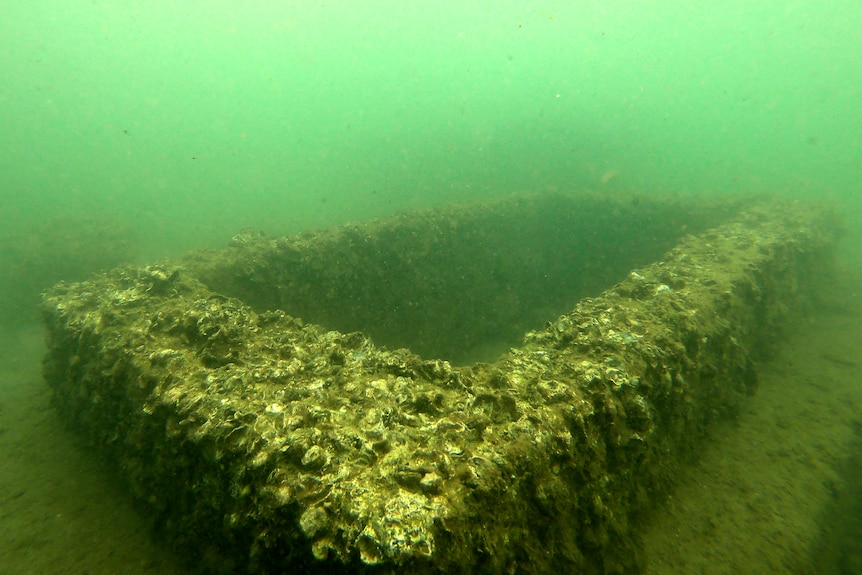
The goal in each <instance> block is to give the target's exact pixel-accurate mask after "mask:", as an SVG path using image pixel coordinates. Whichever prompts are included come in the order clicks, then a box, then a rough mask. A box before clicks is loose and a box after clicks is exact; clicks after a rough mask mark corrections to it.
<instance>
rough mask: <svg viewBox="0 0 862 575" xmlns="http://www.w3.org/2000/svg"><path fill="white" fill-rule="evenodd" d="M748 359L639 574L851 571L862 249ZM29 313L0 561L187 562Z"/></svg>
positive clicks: (10, 428)
mask: <svg viewBox="0 0 862 575" xmlns="http://www.w3.org/2000/svg"><path fill="white" fill-rule="evenodd" d="M859 257H860V256H859V255H858V254H856V257H855V258H854V259H852V260H851V259H850V258H848V257H844V258H843V259H842V260H841V262H840V263H839V266H838V268H839V271H838V274H837V275H836V277H835V278H831V279H827V278H824V282H823V286H822V290H821V293H820V294H819V300H820V301H819V302H818V304H817V305H816V306H815V307H814V308H813V309H812V310H810V311H809V312H808V313H807V315H806V316H804V317H799V318H797V319H796V320H795V321H793V322H792V324H791V325H789V326H788V329H787V330H786V333H783V334H781V343H780V345H779V346H778V347H777V349H775V351H774V354H773V355H772V356H771V357H770V358H768V359H766V360H764V361H762V362H761V363H760V364H759V368H758V370H759V376H760V387H759V388H758V391H757V394H756V395H754V396H752V397H751V398H750V401H749V402H748V403H747V405H746V408H745V409H744V410H743V412H742V413H741V414H740V415H739V416H738V418H736V419H734V420H733V421H725V422H722V423H719V424H716V425H715V426H714V427H713V428H712V429H711V430H710V438H709V440H708V441H706V442H705V443H704V448H703V451H702V454H701V455H700V457H699V459H698V461H697V462H696V463H694V464H693V465H691V466H690V467H688V468H686V469H685V470H684V471H683V472H682V474H681V476H680V481H679V485H678V487H677V488H676V489H675V490H674V491H673V493H672V494H671V495H670V496H668V497H667V499H666V500H665V501H663V502H661V503H660V504H659V505H658V508H657V509H656V510H655V511H654V512H653V513H652V514H651V516H650V517H649V519H648V523H647V525H646V526H645V530H644V542H645V550H646V556H647V565H648V567H647V573H648V574H649V575H671V574H681V573H685V574H691V573H697V574H703V575H720V574H725V573H726V574H731V573H732V574H762V573H771V574H788V575H790V574H793V575H809V574H810V575H819V574H823V575H826V574H829V575H832V574H836V575H837V574H842V575H845V574H862V543H860V542H862V261H859V259H858V258H859ZM43 351H44V347H43V342H42V330H41V327H40V326H33V327H31V328H28V329H23V330H18V331H15V332H14V333H3V334H2V337H0V461H2V465H0V575H5V574H15V575H27V574H31V573H32V574H39V575H43V574H45V573H52V574H56V575H61V574H76V575H78V574H88V575H101V574H104V575H120V574H128V575H136V574H155V573H158V574H160V575H161V574H163V575H174V574H177V575H179V574H183V573H188V572H189V570H188V569H184V568H183V567H182V566H181V563H180V561H179V560H178V558H177V557H176V556H174V555H173V553H172V552H171V551H170V550H169V547H168V545H167V544H166V543H165V542H164V541H160V540H159V538H158V534H155V533H153V532H152V531H151V529H150V527H149V524H148V522H147V521H146V519H145V518H144V517H143V515H142V514H141V513H139V510H138V509H136V508H135V506H134V504H133V502H132V501H131V499H130V497H129V496H128V495H127V494H126V493H125V492H124V491H123V488H122V486H121V484H120V482H119V479H118V477H117V475H116V473H115V472H114V470H113V469H112V468H111V467H110V465H109V464H108V463H107V462H104V461H102V460H101V459H100V458H99V456H98V455H97V454H95V453H94V452H93V451H92V450H90V449H89V448H88V447H87V446H86V444H85V442H84V441H83V440H82V439H81V438H79V437H77V436H75V435H74V434H72V433H70V432H68V431H67V430H66V429H65V428H64V427H63V426H62V424H61V423H60V420H59V418H58V417H57V415H56V413H55V412H54V411H53V409H52V408H51V405H50V393H49V390H48V388H47V386H46V385H45V383H44V382H43V380H42V377H41V373H40V361H41V357H42V354H43Z"/></svg>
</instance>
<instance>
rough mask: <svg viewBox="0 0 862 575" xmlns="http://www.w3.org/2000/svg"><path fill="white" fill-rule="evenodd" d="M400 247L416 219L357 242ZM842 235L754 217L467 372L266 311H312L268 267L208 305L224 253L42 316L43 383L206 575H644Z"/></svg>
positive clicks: (129, 273)
mask: <svg viewBox="0 0 862 575" xmlns="http://www.w3.org/2000/svg"><path fill="white" fill-rule="evenodd" d="M531 201H538V200H535V199H534V200H531ZM470 209H471V210H481V206H472V207H471V208H470ZM494 209H498V208H494ZM650 209H657V210H658V208H657V207H655V206H652V207H651V208H650ZM728 211H730V210H728ZM429 217H430V216H429ZM479 217H480V216H477V218H479ZM423 225H424V224H422V223H421V222H420V225H419V227H418V228H417V229H423V228H422V226H423ZM501 225H503V224H501ZM505 225H508V224H505ZM380 226H382V228H381V227H380ZM387 226H389V227H387ZM392 226H395V227H399V226H400V228H399V229H401V230H406V229H409V221H408V222H401V223H398V224H397V225H396V224H392V223H383V224H372V225H369V227H368V228H367V230H366V231H367V233H366V236H367V237H368V238H373V237H377V235H378V232H379V230H380V229H383V230H386V229H392ZM357 229H360V228H358V227H352V228H348V229H347V230H346V231H345V230H342V231H340V232H339V234H341V235H336V236H335V239H332V238H326V239H323V240H320V241H321V242H322V243H323V244H325V243H326V242H335V243H338V242H339V241H343V240H340V239H339V238H342V237H343V235H345V234H346V235H347V236H350V235H351V234H354V233H355V232H356V230H357ZM834 229H835V226H834V220H833V218H832V216H831V214H830V213H829V212H828V210H824V209H822V208H819V207H817V206H809V205H805V206H795V205H792V204H784V203H777V202H773V203H769V202H764V203H761V204H760V205H759V206H758V207H755V208H752V209H750V210H749V211H747V212H745V213H743V214H741V215H736V216H733V217H731V218H730V219H729V220H728V221H727V222H726V223H724V224H722V225H719V226H717V227H715V228H713V229H711V230H709V231H707V232H705V233H703V234H701V235H698V236H688V237H686V238H684V239H682V240H681V241H679V242H678V244H677V246H676V247H675V248H673V249H672V250H671V251H670V252H668V253H667V254H666V255H665V256H664V257H663V258H661V260H660V261H658V262H657V263H653V264H652V265H649V266H646V267H642V268H639V269H635V270H633V271H631V270H630V273H628V274H627V277H626V278H625V279H624V280H623V281H621V282H620V283H618V284H617V285H615V286H613V287H611V288H610V289H608V290H606V291H605V292H604V293H602V294H601V295H599V296H597V297H594V298H588V299H584V300H582V301H581V302H580V303H578V304H577V305H576V306H574V309H572V310H571V311H570V312H568V313H566V314H564V315H562V316H560V317H559V318H557V319H555V320H554V321H551V322H549V323H548V324H547V325H546V327H545V328H543V329H540V330H537V331H532V332H530V333H528V334H527V335H526V338H525V340H524V341H523V343H522V344H521V345H520V347H516V348H513V349H510V351H509V352H508V353H506V354H505V355H503V357H501V358H500V359H499V360H498V361H496V362H494V363H477V364H475V365H472V366H468V367H453V366H452V365H451V363H450V362H449V361H447V360H446V359H445V358H437V359H435V358H421V357H419V356H418V355H415V354H414V353H413V352H411V351H408V350H407V349H394V350H387V349H385V348H380V347H376V346H375V345H374V344H372V342H371V341H370V340H369V339H368V338H367V337H366V336H365V335H363V334H362V333H359V332H354V333H341V332H336V331H327V329H325V328H323V327H320V326H318V325H315V324H310V323H304V322H303V321H302V320H300V319H297V318H294V317H291V316H288V315H287V314H286V313H284V312H283V311H278V310H275V309H270V310H269V311H264V310H266V309H268V308H276V307H278V304H279V302H282V301H288V300H290V299H291V295H290V291H291V290H292V289H297V288H295V286H294V287H287V288H285V287H284V286H291V284H290V282H289V278H286V274H284V273H280V272H279V273H274V274H269V275H267V274H263V275H258V271H256V270H271V269H274V266H275V264H272V263H271V262H267V261H264V260H260V261H249V262H246V263H247V264H248V266H247V267H245V268H243V269H245V270H246V272H245V273H241V274H237V275H234V276H230V275H229V274H228V276H226V277H227V279H225V280H224V281H223V286H231V285H233V286H234V287H235V288H237V289H232V290H231V289H225V290H224V291H226V292H228V293H231V294H232V295H236V296H243V294H244V293H246V294H255V293H257V294H265V293H267V288H266V287H265V285H264V286H262V287H258V286H254V287H251V286H253V284H254V283H255V282H257V283H260V282H266V281H269V280H270V279H272V278H278V281H277V282H275V283H276V287H277V288H278V289H275V290H274V291H275V292H276V295H274V296H272V297H273V298H274V299H273V300H272V301H268V302H262V301H255V302H254V304H255V305H254V306H250V305H248V303H247V302H246V303H244V302H243V301H240V300H239V299H233V298H231V297H227V296H226V295H221V294H219V293H216V292H214V291H213V289H212V287H213V285H214V283H215V282H213V280H212V277H213V273H214V270H216V268H217V265H216V263H215V262H216V261H217V259H218V258H217V256H215V255H213V254H210V255H204V256H196V257H195V258H192V259H191V260H189V261H187V262H186V264H185V265H171V264H164V265H156V266H149V267H145V268H122V269H117V270H114V271H112V272H109V273H107V274H103V275H100V276H97V277H94V278H93V279H92V280H90V281H88V282H84V283H80V284H73V285H63V284H60V285H58V286H56V287H55V288H54V289H53V290H52V291H51V292H49V293H48V294H46V295H45V297H44V300H43V312H44V316H45V322H46V326H47V332H48V353H47V355H46V358H45V366H44V367H45V369H44V371H45V377H46V379H47V381H48V383H49V384H50V385H51V386H52V388H53V390H54V394H55V400H56V401H55V403H56V405H57V408H58V410H59V412H60V414H61V415H62V416H63V417H64V418H65V419H67V420H68V421H69V422H70V423H71V424H72V425H73V426H74V427H75V428H77V429H80V430H81V431H83V432H84V433H86V434H88V435H89V436H90V437H91V438H92V440H93V441H94V443H96V444H97V445H99V446H101V447H103V448H104V449H105V450H106V451H107V453H109V454H110V456H111V457H113V458H114V459H115V460H116V461H117V465H118V466H119V468H120V469H121V470H122V473H123V475H124V476H125V477H126V478H127V480H128V482H129V484H130V488H131V490H132V492H133V493H134V495H135V496H136V497H137V498H139V499H140V500H141V501H143V502H144V503H145V505H146V506H147V508H148V509H150V510H151V512H152V514H153V517H154V518H155V521H156V524H157V526H158V528H159V529H163V530H164V531H165V532H166V533H167V534H169V535H170V537H171V539H173V540H175V541H176V542H177V544H178V545H180V546H184V547H186V548H188V549H190V550H191V551H192V553H190V555H191V556H194V557H199V558H201V564H200V565H199V566H200V568H201V570H202V571H206V572H219V571H221V572H231V573H233V572H252V573H280V572H283V571H284V570H288V569H290V570H296V571H295V572H317V573H363V572H367V573H396V572H397V573H549V572H554V571H557V572H561V573H576V572H578V573H619V572H623V571H633V570H637V569H638V568H639V566H640V565H639V561H640V558H639V548H638V538H637V517H638V514H639V513H640V512H642V511H644V510H647V509H649V507H650V506H651V505H653V504H654V503H655V496H656V494H658V493H661V492H662V491H663V490H664V489H665V488H666V485H667V483H668V480H669V476H670V474H671V473H672V470H673V469H674V466H676V465H678V464H679V462H680V461H682V460H684V459H685V456H686V454H687V453H689V452H690V451H691V450H693V449H695V448H696V447H697V446H698V444H699V442H701V441H702V439H703V429H704V428H705V426H707V425H708V423H709V421H710V420H711V419H713V418H715V417H720V416H722V415H724V414H728V413H732V412H733V411H734V410H736V409H737V408H738V407H739V405H740V404H741V402H743V401H745V398H746V396H747V395H748V394H750V393H752V392H753V391H754V388H755V387H756V379H757V378H756V372H755V370H754V368H753V364H752V353H753V350H756V349H757V348H758V347H759V346H760V345H761V344H762V343H763V342H764V341H765V339H764V338H765V337H767V336H768V334H771V333H775V330H776V329H777V328H778V327H779V326H780V325H781V323H782V322H783V321H784V320H786V316H787V314H788V312H789V311H790V310H793V309H796V306H797V305H798V304H799V303H800V301H801V300H802V299H803V298H804V297H805V296H806V293H808V291H809V290H810V289H811V288H812V286H813V287H814V288H816V282H817V277H818V274H820V273H823V270H824V269H826V268H828V263H829V250H830V248H831V245H832V243H833V242H834V239H835V238H834ZM381 233H382V232H381ZM249 241H252V243H253V244H254V245H256V246H258V247H255V248H254V249H255V250H259V252H258V257H263V256H264V255H265V254H267V253H270V254H272V253H275V254H281V255H280V256H279V257H283V254H284V253H285V251H289V250H301V249H302V246H301V242H300V241H299V240H291V241H287V240H285V241H281V242H280V241H278V240H273V241H269V240H260V239H256V238H251V239H250V240H249ZM302 241H304V242H308V243H309V244H310V246H309V248H308V249H309V250H311V251H312V253H314V249H323V248H315V247H313V246H314V244H315V241H314V237H313V236H304V238H303V239H302ZM369 241H370V242H371V243H372V244H374V245H375V246H377V247H376V248H375V250H379V249H382V248H380V246H381V245H388V244H389V243H391V242H393V241H395V240H394V239H388V240H386V241H385V242H377V241H376V240H373V239H370V240H369ZM258 242H263V243H258ZM267 242H268V243H267ZM351 242H352V243H349V244H348V245H354V246H355V240H351ZM261 245H262V246H264V248H260V246H261ZM339 245H341V244H339ZM266 246H269V248H267V247H266ZM326 249H330V250H331V249H332V248H326ZM341 249H342V248H341V247H339V248H338V250H335V251H339V250H341ZM359 249H362V248H359ZM268 250H272V251H268ZM375 250H371V251H370V252H369V253H370V254H372V255H373V254H377V253H379V252H378V251H375ZM596 250H600V247H597V248H596ZM231 253H233V254H234V255H231ZM474 255H475V254H474ZM235 256H236V252H227V253H226V254H224V258H225V259H224V261H225V267H224V268H223V272H224V273H226V274H227V273H228V272H230V271H231V270H237V269H239V267H238V266H241V265H242V264H241V263H240V260H239V259H238V258H236V257H235ZM429 257H431V256H429ZM536 257H539V255H537V256H536ZM372 259H373V258H372ZM427 261H430V260H428V259H426V260H423V262H427ZM473 261H474V263H475V265H477V266H481V265H482V261H481V259H480V258H474V259H473ZM495 261H496V260H495ZM442 265H443V267H440V268H436V269H437V271H438V273H441V274H444V273H446V270H447V269H448V268H446V267H445V263H444V264H442ZM384 267H385V266H384ZM431 271H433V270H423V271H422V272H421V273H419V274H418V276H421V277H426V274H428V273H430V272H431ZM261 273H262V272H261ZM321 273H322V277H325V276H327V274H326V273H324V272H321ZM471 273H473V272H471ZM477 273H478V272H477ZM288 275H289V274H288ZM362 277H363V276H361V274H360V275H355V276H354V275H349V276H347V278H346V279H345V280H344V281H352V282H356V281H359V280H360V279H361V278H362ZM371 277H377V276H375V275H374V274H372V275H371ZM199 278H204V279H206V280H207V281H206V282H202V281H200V279H199ZM326 281H333V280H331V279H328V280H326ZM323 285H327V284H326V283H325V282H324V283H323ZM362 289H363V290H369V292H371V291H373V286H366V287H363V288H362ZM387 289H391V288H387ZM321 291H325V290H321ZM261 297H262V296H261ZM363 297H368V298H371V295H368V296H363ZM250 299H254V297H251V298H250ZM441 305H442V304H441ZM459 305H460V304H459ZM255 310H257V311H255ZM549 319H551V318H549Z"/></svg>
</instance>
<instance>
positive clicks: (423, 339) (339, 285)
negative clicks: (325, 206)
mask: <svg viewBox="0 0 862 575" xmlns="http://www.w3.org/2000/svg"><path fill="white" fill-rule="evenodd" d="M731 211H733V208H732V207H731V206H729V205H728V204H727V203H724V204H722V206H721V208H718V207H716V206H714V205H713V206H711V205H706V204H703V203H698V202H696V201H693V200H680V199H675V200H665V201H662V200H655V199H649V198H645V197H623V198H621V197H606V196H601V195H594V194H588V195H569V194H541V195H539V194H536V195H521V196H515V197H510V198H506V199H502V200H496V201H493V202H485V203H475V204H467V205H457V206H452V207H446V208H442V209H438V210H428V211H419V212H414V213H405V214H400V215H397V216H394V217H391V218H387V219H384V220H378V221H373V222H368V223H361V224H349V225H344V226H340V227H336V228H331V229H326V230H321V231H315V232H306V233H303V234H300V235H298V236H294V237H290V238H280V239H275V238H268V237H265V236H262V235H258V234H252V233H244V234H241V235H239V236H236V237H235V238H234V240H233V242H232V246H231V248H230V249H228V250H226V251H221V252H204V253H198V254H194V255H192V256H190V257H189V258H188V259H187V262H186V263H187V265H188V266H191V267H192V268H194V273H195V274H196V275H197V277H199V278H201V279H202V281H204V283H206V284H207V285H208V286H209V287H210V288H211V289H213V290H214V291H217V292H220V293H222V294H224V295H228V296H231V297H236V298H238V299H240V300H242V301H243V302H245V303H246V304H248V305H250V306H252V307H253V308H254V309H255V310H257V311H263V310H269V309H282V310H284V311H285V312H287V313H288V314H290V315H293V316H296V317H300V318H302V319H303V320H304V321H306V322H311V323H316V324H320V325H322V326H324V327H326V328H327V329H333V330H338V331H342V332H352V331H362V332H364V333H366V334H368V335H369V336H371V337H372V338H373V339H374V341H375V342H376V343H377V344H379V345H385V346H387V347H388V348H390V349H395V348H402V347H404V348H409V349H410V350H411V351H413V352H416V353H418V354H420V355H422V356H424V357H427V358H441V359H446V360H449V361H451V362H452V363H453V364H467V363H471V362H474V361H479V360H483V361H492V360H494V359H496V357H497V356H498V355H499V354H500V353H502V352H503V351H505V350H506V349H508V348H509V347H510V346H515V345H518V344H519V343H520V342H521V340H522V338H523V335H524V334H525V333H526V332H527V331H529V330H531V329H535V328H538V327H541V326H542V325H543V324H544V323H545V322H546V321H549V320H552V319H555V318H556V317H557V316H559V315H560V314H562V313H565V312H566V311H568V310H569V309H571V308H573V307H574V305H575V304H576V303H577V302H578V300H580V299H581V298H584V297H588V296H594V295H598V294H599V293H601V292H602V291H603V290H605V289H607V288H608V287H610V286H612V285H613V284H615V283H616V282H618V281H620V280H621V279H623V278H624V277H625V276H626V274H628V273H630V272H631V270H632V269H634V268H637V267H639V266H644V265H647V264H649V263H652V262H654V261H656V260H658V259H660V258H661V256H662V255H663V254H664V252H665V251H667V250H668V249H669V248H671V247H672V246H674V245H675V244H676V243H677V242H678V240H679V239H680V237H681V236H682V235H684V234H686V233H696V232H699V231H701V230H703V229H705V228H707V227H710V226H713V225H716V224H717V223H719V222H720V221H722V220H723V219H725V218H726V217H727V216H728V215H729V212H731Z"/></svg>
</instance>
